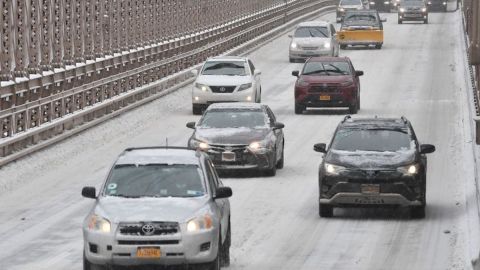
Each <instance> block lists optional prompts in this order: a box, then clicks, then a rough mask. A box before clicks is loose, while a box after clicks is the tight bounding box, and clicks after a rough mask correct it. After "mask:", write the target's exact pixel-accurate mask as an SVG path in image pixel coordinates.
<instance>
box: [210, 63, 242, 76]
mask: <svg viewBox="0 0 480 270" xmlns="http://www.w3.org/2000/svg"><path fill="white" fill-rule="evenodd" d="M202 75H225V76H246V75H247V70H246V68H245V62H244V61H222V62H220V61H210V62H206V63H205V65H204V66H203V70H202Z"/></svg>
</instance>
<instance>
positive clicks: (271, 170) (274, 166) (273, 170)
mask: <svg viewBox="0 0 480 270" xmlns="http://www.w3.org/2000/svg"><path fill="white" fill-rule="evenodd" d="M275 151H276V150H275ZM276 160H277V154H276V152H275V154H274V157H273V161H274V162H275V161H276ZM264 172H265V175H267V176H275V175H276V174H277V164H276V163H273V164H272V167H270V168H268V169H265V171H264Z"/></svg>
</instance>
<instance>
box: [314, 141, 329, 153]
mask: <svg viewBox="0 0 480 270" xmlns="http://www.w3.org/2000/svg"><path fill="white" fill-rule="evenodd" d="M313 150H314V151H315V152H320V153H326V152H327V144H325V143H317V144H314V145H313Z"/></svg>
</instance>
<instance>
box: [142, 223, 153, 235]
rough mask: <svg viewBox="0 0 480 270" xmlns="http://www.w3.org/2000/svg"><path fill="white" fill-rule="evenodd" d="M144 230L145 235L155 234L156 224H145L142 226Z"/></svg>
mask: <svg viewBox="0 0 480 270" xmlns="http://www.w3.org/2000/svg"><path fill="white" fill-rule="evenodd" d="M142 232H143V233H144V234H145V235H153V234H154V233H155V226H153V225H152V224H145V225H143V226H142Z"/></svg>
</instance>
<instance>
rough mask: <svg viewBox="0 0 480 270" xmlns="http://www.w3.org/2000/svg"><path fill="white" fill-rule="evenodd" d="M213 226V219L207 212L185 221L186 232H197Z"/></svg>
mask: <svg viewBox="0 0 480 270" xmlns="http://www.w3.org/2000/svg"><path fill="white" fill-rule="evenodd" d="M212 227H213V220H212V217H211V216H210V215H209V214H205V215H202V216H200V217H196V218H193V219H191V220H189V221H188V222H187V231H188V232H198V231H201V230H208V229H211V228H212Z"/></svg>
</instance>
